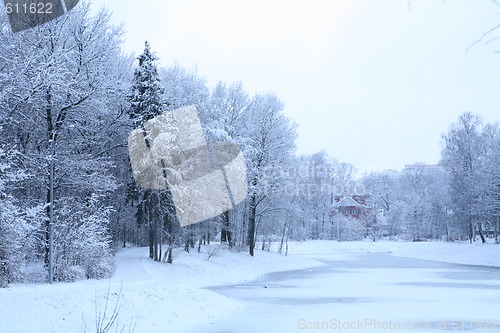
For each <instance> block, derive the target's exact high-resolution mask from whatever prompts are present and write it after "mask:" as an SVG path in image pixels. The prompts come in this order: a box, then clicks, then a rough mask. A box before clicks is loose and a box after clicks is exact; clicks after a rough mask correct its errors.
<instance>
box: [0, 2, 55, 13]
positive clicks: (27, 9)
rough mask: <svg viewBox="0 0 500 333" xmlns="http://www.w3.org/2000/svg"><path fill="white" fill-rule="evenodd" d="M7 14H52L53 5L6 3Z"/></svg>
mask: <svg viewBox="0 0 500 333" xmlns="http://www.w3.org/2000/svg"><path fill="white" fill-rule="evenodd" d="M5 11H6V12H7V14H52V11H53V8H52V3H50V2H47V3H43V2H31V3H22V4H20V3H18V2H16V3H6V4H5Z"/></svg>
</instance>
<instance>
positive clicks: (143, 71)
mask: <svg viewBox="0 0 500 333" xmlns="http://www.w3.org/2000/svg"><path fill="white" fill-rule="evenodd" d="M137 59H138V60H139V66H138V67H137V68H136V69H135V71H134V82H133V85H132V93H131V94H130V95H129V96H128V99H129V102H130V109H129V115H130V118H131V119H132V120H133V121H134V127H136V128H137V127H139V126H141V125H142V124H144V122H146V121H148V120H150V119H153V118H154V117H156V116H158V115H160V114H161V113H162V104H161V96H162V94H163V88H162V87H161V85H160V77H159V76H158V69H157V67H156V64H155V61H156V60H157V59H158V58H157V57H156V56H155V55H154V53H153V52H152V51H151V46H150V45H149V43H148V42H145V43H144V53H143V54H141V55H140V56H139V57H138V58H137Z"/></svg>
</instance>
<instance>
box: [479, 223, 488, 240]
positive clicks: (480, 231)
mask: <svg viewBox="0 0 500 333" xmlns="http://www.w3.org/2000/svg"><path fill="white" fill-rule="evenodd" d="M477 229H478V231H479V236H480V237H481V242H483V244H484V243H486V239H485V238H484V233H483V226H482V225H481V223H478V224H477Z"/></svg>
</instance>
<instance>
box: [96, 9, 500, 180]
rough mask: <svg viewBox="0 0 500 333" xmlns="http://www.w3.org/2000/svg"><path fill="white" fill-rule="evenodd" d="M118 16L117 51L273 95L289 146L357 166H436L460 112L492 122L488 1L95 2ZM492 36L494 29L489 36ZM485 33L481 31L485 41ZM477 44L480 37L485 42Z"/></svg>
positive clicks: (497, 105) (494, 62)
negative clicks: (293, 127) (147, 46)
mask: <svg viewBox="0 0 500 333" xmlns="http://www.w3.org/2000/svg"><path fill="white" fill-rule="evenodd" d="M94 6H95V7H100V6H106V7H107V8H109V9H110V10H111V11H113V20H114V22H123V23H124V24H125V29H126V30H127V34H126V38H127V40H126V45H125V47H126V49H127V51H132V52H134V53H136V54H139V53H140V52H141V51H142V50H143V47H144V40H148V41H149V42H150V43H151V46H152V48H153V50H155V51H156V54H157V55H158V56H159V57H160V64H161V65H165V66H169V65H172V64H174V63H179V64H180V65H181V66H183V67H186V68H188V69H197V71H198V74H199V75H201V76H204V77H205V78H206V80H207V82H208V84H209V85H210V86H213V85H214V84H215V83H216V82H217V81H219V80H222V81H226V82H233V81H242V82H243V84H244V86H245V87H246V89H247V90H248V91H250V92H251V93H255V92H266V91H273V92H275V93H276V94H277V95H278V96H279V97H280V98H281V99H282V101H283V102H284V103H285V113H286V114H287V115H288V116H289V117H290V118H291V119H293V120H294V121H295V122H296V123H298V125H299V127H298V133H299V138H298V142H297V144H298V153H299V154H311V153H315V152H317V151H319V150H321V149H325V150H326V151H327V152H328V153H329V155H331V156H333V157H335V158H337V159H339V160H340V161H342V162H349V163H352V164H354V165H355V166H356V167H357V168H358V169H359V170H360V171H364V170H384V169H401V168H402V167H404V165H405V164H410V163H413V162H426V163H437V162H438V161H439V158H440V149H441V146H440V138H441V135H442V134H443V133H444V132H446V130H447V129H448V127H449V125H450V124H451V123H452V122H454V121H456V119H457V118H458V116H459V115H460V114H461V113H462V112H464V111H472V112H474V113H478V114H481V115H482V116H483V119H484V120H485V121H488V122H492V121H498V120H500V55H499V54H495V51H497V50H500V40H499V41H498V42H493V43H490V44H487V45H485V44H484V43H480V44H477V45H476V46H474V47H473V48H472V49H470V50H469V51H468V52H466V49H467V47H468V46H469V45H470V44H472V43H473V42H474V41H476V40H477V39H479V38H480V37H481V35H482V34H483V33H485V32H486V31H488V30H489V29H491V28H492V27H494V26H496V25H497V24H499V23H500V16H499V13H500V7H498V6H496V5H495V4H494V3H493V1H490V0H447V1H440V0H414V1H411V6H409V4H408V1H407V0H376V1H375V0H336V1H335V0H325V1H321V0H300V1H299V0H298V1H293V0H283V1H276V0H265V1H261V0H251V1H250V0H245V1H244V0H241V1H238V0H225V1H223V0H210V1H206V0H205V1H201V0H200V1H195V0H141V1H131V0H94ZM499 35H500V32H499ZM494 36H495V35H491V37H494ZM485 40H488V39H485Z"/></svg>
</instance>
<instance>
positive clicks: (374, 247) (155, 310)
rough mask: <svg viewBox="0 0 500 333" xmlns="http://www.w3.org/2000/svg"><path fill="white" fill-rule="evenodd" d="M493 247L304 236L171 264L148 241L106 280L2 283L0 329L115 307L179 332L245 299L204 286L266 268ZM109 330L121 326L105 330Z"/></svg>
mask: <svg viewBox="0 0 500 333" xmlns="http://www.w3.org/2000/svg"><path fill="white" fill-rule="evenodd" d="M499 251H500V245H495V244H478V243H474V244H466V243H460V244H458V243H439V242H426V243H401V242H341V243H337V242H331V241H310V242H303V243H299V242H293V243H290V244H289V255H288V256H284V255H280V254H277V253H269V252H262V251H257V253H256V256H255V257H253V258H252V257H249V256H248V255H247V254H246V253H245V252H243V253H238V252H235V251H230V250H228V249H227V248H221V247H218V246H217V245H211V246H205V247H204V248H203V249H202V252H201V253H197V252H196V251H192V252H191V253H186V252H184V251H182V250H181V249H176V251H175V252H174V257H175V259H174V263H173V264H172V265H167V264H161V263H155V262H152V261H151V260H149V259H148V258H147V253H148V252H147V249H146V248H128V249H125V250H123V251H121V252H119V253H118V254H117V257H116V260H117V269H116V273H115V275H114V276H113V278H112V279H111V280H99V281H96V280H89V281H80V282H76V283H70V284H66V283H64V284H63V283H57V284H54V285H43V284H40V285H14V286H10V287H9V288H7V289H0V328H1V329H0V331H1V332H8V333H14V332H64V333H67V332H96V328H95V325H96V322H97V321H98V318H102V317H103V316H104V313H106V316H105V317H106V318H105V319H104V324H105V323H106V322H107V321H108V320H109V318H110V317H111V316H112V314H113V310H114V308H115V306H117V307H118V311H117V313H118V317H117V319H116V327H117V328H122V327H125V328H126V329H125V330H124V332H129V331H134V332H139V333H142V332H144V333H155V332H162V333H165V332H180V331H183V330H185V329H188V328H189V327H192V326H197V325H198V324H200V323H203V322H207V321H209V320H216V319H217V318H221V317H223V316H224V315H227V314H228V313H231V312H235V311H238V310H242V309H243V308H244V307H245V306H247V304H245V303H244V302H238V301H235V300H233V299H230V298H228V297H226V296H223V295H221V294H218V293H216V292H214V291H212V290H208V289H205V287H209V286H215V285H227V284H236V283H244V282H249V281H251V280H253V279H256V278H259V277H262V276H263V275H264V274H266V273H269V272H276V271H286V270H292V269H302V268H307V267H314V266H321V265H323V264H322V263H321V262H320V261H317V260H316V259H326V258H328V259H335V260H341V259H343V258H344V259H348V258H349V257H350V255H352V254H363V253H369V252H391V253H392V254H393V255H397V256H403V257H412V258H422V259H433V260H440V261H447V262H454V263H465V264H475V265H489V266H500V256H499V255H498V253H499ZM210 255H211V257H210V259H208V257H209V256H210ZM108 292H109V296H107V294H108ZM106 299H108V305H107V309H106V310H105V307H106ZM115 331H120V330H119V329H118V330H115V328H113V329H112V330H111V331H110V332H115Z"/></svg>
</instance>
